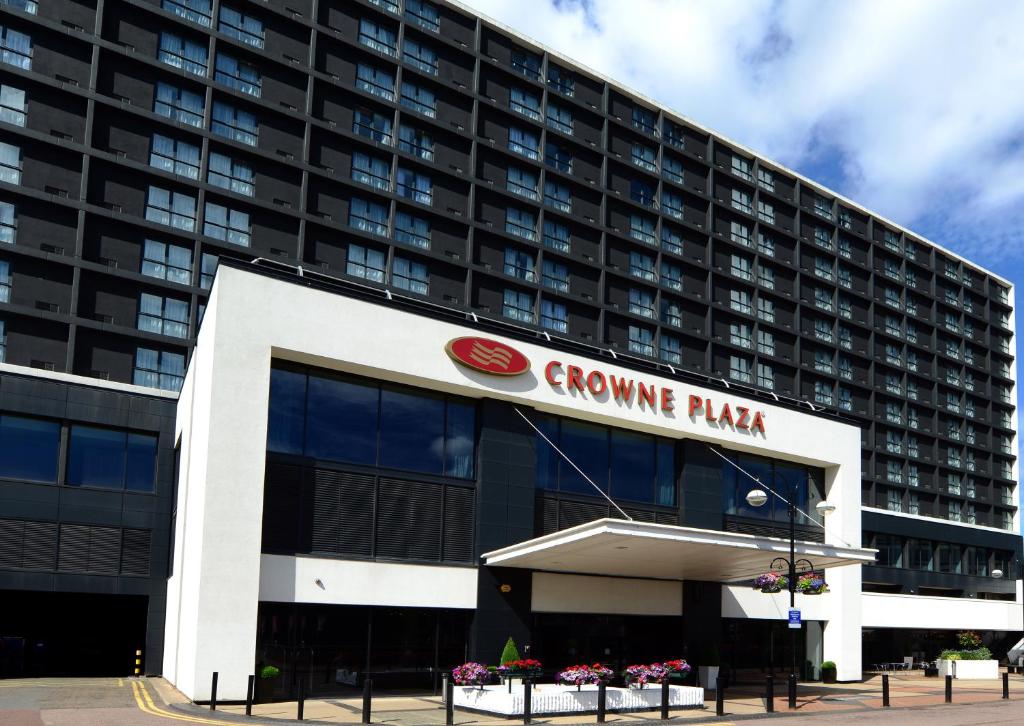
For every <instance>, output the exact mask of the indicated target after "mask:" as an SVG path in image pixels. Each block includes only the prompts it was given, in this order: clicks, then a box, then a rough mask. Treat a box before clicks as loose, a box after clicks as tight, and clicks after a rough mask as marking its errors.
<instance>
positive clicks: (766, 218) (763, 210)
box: [757, 200, 775, 224]
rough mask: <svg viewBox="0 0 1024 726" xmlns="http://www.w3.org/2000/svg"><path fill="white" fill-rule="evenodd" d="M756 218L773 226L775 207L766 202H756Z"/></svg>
mask: <svg viewBox="0 0 1024 726" xmlns="http://www.w3.org/2000/svg"><path fill="white" fill-rule="evenodd" d="M757 218H758V219H760V220H761V221H762V222H767V223H768V224H775V207H773V206H772V205H771V204H769V203H768V202H762V201H761V200H758V202H757Z"/></svg>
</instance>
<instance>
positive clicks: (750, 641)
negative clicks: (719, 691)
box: [722, 618, 807, 682]
mask: <svg viewBox="0 0 1024 726" xmlns="http://www.w3.org/2000/svg"><path fill="white" fill-rule="evenodd" d="M806 631H807V624H806V623H804V625H803V627H802V628H801V629H800V630H796V631H793V630H790V629H789V627H788V623H786V622H785V621H782V620H752V619H740V618H723V619H722V636H723V637H722V642H723V648H722V664H723V665H724V666H729V668H730V669H731V671H733V675H734V678H735V679H736V682H752V681H755V680H756V681H757V682H761V679H762V678H763V677H764V676H765V675H774V676H777V677H780V678H781V677H785V676H787V675H789V671H790V668H791V667H792V664H793V662H794V661H793V652H794V651H793V645H794V640H795V641H796V672H797V674H798V676H802V674H803V670H804V666H805V663H804V661H805V658H804V656H803V654H805V653H806V652H807V650H806V642H807V634H806ZM794 633H795V635H794Z"/></svg>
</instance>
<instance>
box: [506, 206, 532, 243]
mask: <svg viewBox="0 0 1024 726" xmlns="http://www.w3.org/2000/svg"><path fill="white" fill-rule="evenodd" d="M505 231H506V232H508V233H509V234H514V235H516V236H517V237H522V238H523V239H528V240H532V239H534V238H535V237H536V236H537V219H536V217H534V215H533V212H528V211H526V210H525V209H516V208H515V207H509V208H508V209H506V210H505Z"/></svg>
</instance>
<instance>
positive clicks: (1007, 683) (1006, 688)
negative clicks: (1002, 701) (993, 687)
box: [1003, 671, 1010, 698]
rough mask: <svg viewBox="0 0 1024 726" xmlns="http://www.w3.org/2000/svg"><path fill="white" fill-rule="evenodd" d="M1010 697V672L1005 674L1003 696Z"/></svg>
mask: <svg viewBox="0 0 1024 726" xmlns="http://www.w3.org/2000/svg"><path fill="white" fill-rule="evenodd" d="M1009 697H1010V672H1009V671H1007V672H1006V673H1004V674H1003V698H1009Z"/></svg>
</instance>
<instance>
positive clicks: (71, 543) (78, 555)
mask: <svg viewBox="0 0 1024 726" xmlns="http://www.w3.org/2000/svg"><path fill="white" fill-rule="evenodd" d="M89 529H90V528H89V527H87V526H86V525H82V524H62V525H61V526H60V553H59V559H58V565H57V568H58V569H59V570H61V571H62V572H88V570H89Z"/></svg>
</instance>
